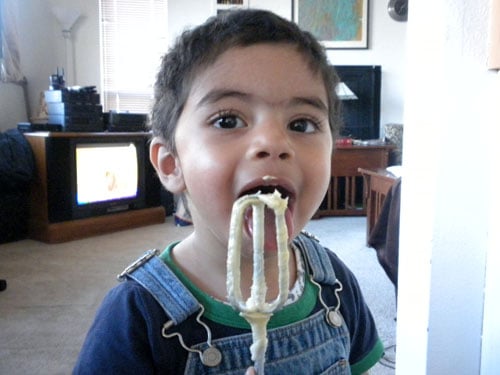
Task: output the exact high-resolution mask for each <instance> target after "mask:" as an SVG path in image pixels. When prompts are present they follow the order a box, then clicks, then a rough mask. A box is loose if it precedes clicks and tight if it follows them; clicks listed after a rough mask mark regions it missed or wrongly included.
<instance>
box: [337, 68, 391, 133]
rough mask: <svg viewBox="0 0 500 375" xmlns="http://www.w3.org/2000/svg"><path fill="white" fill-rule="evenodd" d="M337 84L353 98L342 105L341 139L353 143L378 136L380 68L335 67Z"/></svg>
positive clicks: (344, 101)
mask: <svg viewBox="0 0 500 375" xmlns="http://www.w3.org/2000/svg"><path fill="white" fill-rule="evenodd" d="M334 68H335V70H336V72H337V74H338V76H339V78H340V80H341V81H342V82H344V83H345V84H346V85H347V86H348V87H349V88H350V89H351V90H352V91H353V92H354V94H356V96H357V99H355V100H343V101H342V107H343V108H342V117H343V118H342V120H343V128H342V129H341V135H342V136H346V137H352V138H355V139H363V140H366V139H377V138H379V136H380V99H381V98H380V96H381V91H380V90H381V84H382V72H381V66H380V65H335V66H334Z"/></svg>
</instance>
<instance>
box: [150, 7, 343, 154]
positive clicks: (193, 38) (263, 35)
mask: <svg viewBox="0 0 500 375" xmlns="http://www.w3.org/2000/svg"><path fill="white" fill-rule="evenodd" d="M260 43H274V44H287V45H292V46H295V47H296V49H297V51H298V52H299V53H300V54H302V55H303V56H304V57H305V58H306V59H307V61H308V62H309V66H310V68H311V71H312V72H313V73H317V72H319V73H320V74H321V77H322V79H323V81H324V83H325V88H326V92H327V95H328V109H329V122H330V129H331V132H332V135H333V137H336V135H337V134H338V131H339V127H340V101H339V99H338V97H337V95H336V93H335V86H336V85H337V83H338V77H337V75H336V73H335V70H334V69H333V67H332V66H331V65H329V63H328V59H327V57H326V53H325V51H324V49H323V47H322V46H321V45H320V43H319V42H318V41H317V40H316V39H315V38H314V37H313V36H312V35H311V34H310V33H308V32H305V31H303V30H301V29H300V28H299V27H298V26H297V25H296V24H295V23H293V22H290V21H288V20H286V19H284V18H281V17H279V16H278V15H276V14H274V13H272V12H268V11H265V10H256V9H246V10H232V11H229V12H225V13H222V14H220V15H218V16H216V17H212V18H210V19H208V20H207V21H206V22H205V23H204V24H202V25H200V26H198V27H195V28H194V29H192V30H187V31H184V32H183V33H182V34H181V35H180V37H179V38H178V39H177V41H176V43H175V45H174V46H173V47H172V48H171V50H170V51H169V52H168V53H167V54H166V55H165V56H164V57H163V59H162V61H161V66H160V71H159V73H158V75H157V80H156V83H155V94H154V103H153V108H152V111H151V117H150V126H151V129H152V131H153V135H155V136H160V137H162V138H163V139H164V140H165V141H166V142H167V145H168V147H169V149H170V150H171V151H172V152H176V148H175V129H176V126H177V122H178V120H179V117H180V115H181V113H182V110H183V108H184V105H185V103H186V100H187V98H188V95H189V92H190V90H191V86H192V83H193V80H194V79H195V77H196V75H197V74H198V73H199V72H200V71H201V70H203V69H204V68H206V67H207V66H209V65H210V64H212V63H214V62H215V60H216V59H217V58H218V57H219V56H220V55H221V54H222V53H224V52H225V51H227V50H228V49H230V48H232V47H246V46H251V45H254V44H260ZM290 79H293V77H290Z"/></svg>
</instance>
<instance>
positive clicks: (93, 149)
mask: <svg viewBox="0 0 500 375" xmlns="http://www.w3.org/2000/svg"><path fill="white" fill-rule="evenodd" d="M138 174H139V166H138V161H137V151H136V146H135V145H134V144H133V143H109V144H108V143H106V144H95V143H94V144H79V145H77V146H76V186H77V187H76V201H77V204H78V205H86V204H90V203H97V202H105V201H111V200H116V199H123V198H133V197H135V196H136V195H137V188H138Z"/></svg>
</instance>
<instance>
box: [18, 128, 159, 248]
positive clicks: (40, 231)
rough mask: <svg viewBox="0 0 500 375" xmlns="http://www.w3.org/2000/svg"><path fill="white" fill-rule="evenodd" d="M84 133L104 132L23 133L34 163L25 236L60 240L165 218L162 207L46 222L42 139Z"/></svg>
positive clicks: (41, 239)
mask: <svg viewBox="0 0 500 375" xmlns="http://www.w3.org/2000/svg"><path fill="white" fill-rule="evenodd" d="M85 134H88V135H92V136H96V135H98V136H99V135H101V136H103V137H105V136H106V134H107V133H64V132H60V133H59V132H58V133H50V132H49V133H43V132H42V133H26V134H25V137H26V139H27V140H28V142H29V143H30V145H31V148H32V150H33V155H34V158H35V165H36V180H35V181H34V183H33V184H32V188H31V194H30V218H29V238H31V239H34V240H39V241H43V242H47V243H60V242H66V241H72V240H76V239H80V238H86V237H90V236H95V235H99V234H104V233H110V232H114V231H118V230H124V229H130V228H135V227H140V226H144V225H151V224H160V223H163V222H164V221H165V209H164V208H163V206H158V207H149V208H144V209H137V210H129V211H124V212H119V213H113V214H106V215H101V216H94V217H91V218H85V219H77V220H69V221H63V222H50V221H49V208H48V191H47V178H48V177H47V168H46V167H47V159H46V158H47V155H46V152H45V142H46V139H47V138H48V137H51V136H54V137H72V136H73V137H75V136H79V137H81V136H82V135H85Z"/></svg>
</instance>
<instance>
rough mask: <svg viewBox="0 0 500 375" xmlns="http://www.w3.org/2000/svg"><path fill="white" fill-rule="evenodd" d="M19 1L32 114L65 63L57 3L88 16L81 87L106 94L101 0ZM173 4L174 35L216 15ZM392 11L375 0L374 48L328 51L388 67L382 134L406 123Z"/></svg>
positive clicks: (78, 36) (336, 60)
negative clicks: (101, 62) (93, 87)
mask: <svg viewBox="0 0 500 375" xmlns="http://www.w3.org/2000/svg"><path fill="white" fill-rule="evenodd" d="M18 3H19V8H20V10H22V11H20V12H19V26H20V30H22V33H21V37H22V45H21V59H22V61H21V63H22V66H23V70H24V74H25V75H26V77H27V79H28V82H29V88H28V89H29V97H30V105H31V108H32V112H34V111H35V109H36V108H37V107H38V103H39V102H38V101H39V94H40V92H42V91H43V90H46V89H47V88H48V77H49V75H50V74H52V73H53V72H55V69H56V67H57V66H63V65H64V62H65V58H64V40H63V38H62V35H61V30H60V26H59V25H58V23H57V21H56V19H55V17H54V16H53V15H52V13H51V11H50V9H51V6H53V5H63V6H67V7H74V8H77V9H79V10H80V11H81V12H82V17H81V18H80V19H79V20H78V21H77V23H76V24H75V27H74V30H73V33H72V36H73V38H74V53H75V59H74V61H75V65H76V82H75V83H76V84H78V85H82V86H88V85H96V86H97V87H98V89H99V90H100V69H99V59H100V57H99V11H98V0H86V1H82V0H19V2H18ZM266 3H267V5H266ZM291 3H292V0H277V1H273V2H268V1H267V0H252V4H254V5H255V6H256V7H264V6H266V7H269V6H272V7H273V8H276V10H277V11H279V13H280V14H281V15H283V16H287V15H288V16H290V15H291ZM169 4H170V5H169V17H168V18H169V19H168V22H169V29H170V30H173V31H174V32H179V31H181V30H182V29H183V28H184V27H185V26H191V25H194V24H197V23H200V22H202V21H204V20H205V19H206V18H207V17H208V16H210V15H211V14H212V13H213V11H214V7H213V5H212V2H211V1H208V0H169ZM386 8H387V1H386V0H371V1H370V9H369V13H370V18H369V22H370V25H369V44H370V46H369V49H367V50H330V51H329V52H328V56H329V58H330V60H331V62H332V64H338V65H381V66H382V99H381V102H382V103H381V106H382V108H381V122H380V123H381V127H382V130H383V125H384V124H386V123H402V122H403V93H404V45H405V34H406V23H400V22H395V21H393V20H392V19H391V18H389V16H388V15H387V11H386ZM173 37H174V35H172V38H173ZM0 99H1V98H0ZM32 115H33V113H32Z"/></svg>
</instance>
